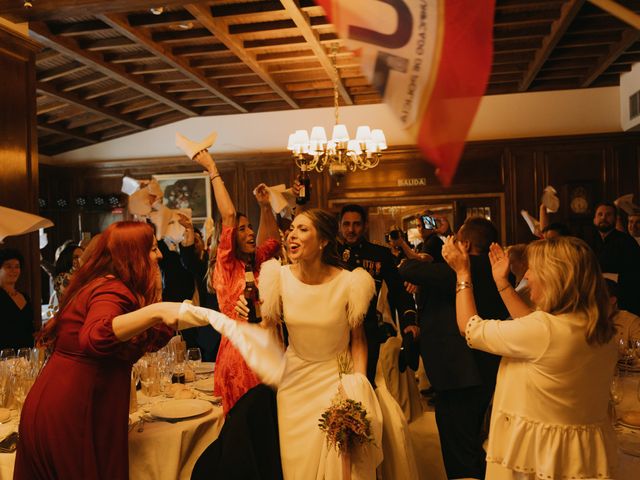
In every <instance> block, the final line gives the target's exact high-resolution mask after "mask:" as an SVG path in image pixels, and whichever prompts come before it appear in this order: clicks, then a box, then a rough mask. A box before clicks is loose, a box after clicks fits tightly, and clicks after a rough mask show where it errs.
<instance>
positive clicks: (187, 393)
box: [173, 388, 196, 399]
mask: <svg viewBox="0 0 640 480" xmlns="http://www.w3.org/2000/svg"><path fill="white" fill-rule="evenodd" d="M173 398H178V399H187V398H196V395H195V394H194V393H193V392H192V391H191V390H189V389H188V388H183V389H182V390H178V392H176V394H175V395H174V396H173Z"/></svg>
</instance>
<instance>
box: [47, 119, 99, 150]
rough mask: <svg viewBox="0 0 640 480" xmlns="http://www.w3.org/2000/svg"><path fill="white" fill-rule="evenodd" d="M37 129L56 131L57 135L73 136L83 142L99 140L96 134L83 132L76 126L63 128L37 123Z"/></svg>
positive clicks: (96, 141) (93, 142)
mask: <svg viewBox="0 0 640 480" xmlns="http://www.w3.org/2000/svg"><path fill="white" fill-rule="evenodd" d="M38 130H42V131H43V132H47V133H56V134H58V135H63V136H65V137H68V138H73V139H76V140H80V141H82V142H85V143H90V144H92V145H93V144H96V143H98V142H100V137H99V136H98V135H92V134H91V133H87V132H85V131H84V130H83V129H80V128H77V129H74V128H65V127H61V126H58V125H42V124H40V125H38Z"/></svg>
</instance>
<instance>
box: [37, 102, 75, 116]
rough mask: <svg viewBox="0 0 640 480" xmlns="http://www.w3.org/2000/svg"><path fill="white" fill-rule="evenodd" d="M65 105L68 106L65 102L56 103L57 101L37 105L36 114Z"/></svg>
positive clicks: (53, 110) (48, 111) (49, 111)
mask: <svg viewBox="0 0 640 480" xmlns="http://www.w3.org/2000/svg"><path fill="white" fill-rule="evenodd" d="M67 106H68V104H67V103H58V102H53V103H49V104H47V105H42V106H38V113H37V115H44V114H45V113H51V112H55V111H56V110H60V109H61V108H65V107H67Z"/></svg>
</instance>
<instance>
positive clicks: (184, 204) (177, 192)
mask: <svg viewBox="0 0 640 480" xmlns="http://www.w3.org/2000/svg"><path fill="white" fill-rule="evenodd" d="M153 178H155V179H156V180H157V181H158V183H159V184H160V187H161V188H162V190H163V191H164V199H163V202H162V203H163V204H164V205H165V206H167V207H168V208H171V209H178V208H190V209H191V215H192V218H193V222H194V224H195V223H197V222H198V221H201V222H204V220H205V219H206V218H207V217H210V216H211V181H210V180H209V175H207V174H206V173H183V174H166V175H153Z"/></svg>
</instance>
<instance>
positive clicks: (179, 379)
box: [171, 372, 185, 383]
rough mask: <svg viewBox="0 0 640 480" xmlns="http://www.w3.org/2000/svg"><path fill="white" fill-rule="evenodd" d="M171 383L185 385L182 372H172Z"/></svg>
mask: <svg viewBox="0 0 640 480" xmlns="http://www.w3.org/2000/svg"><path fill="white" fill-rule="evenodd" d="M171 383H185V377H184V372H173V375H171Z"/></svg>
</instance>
